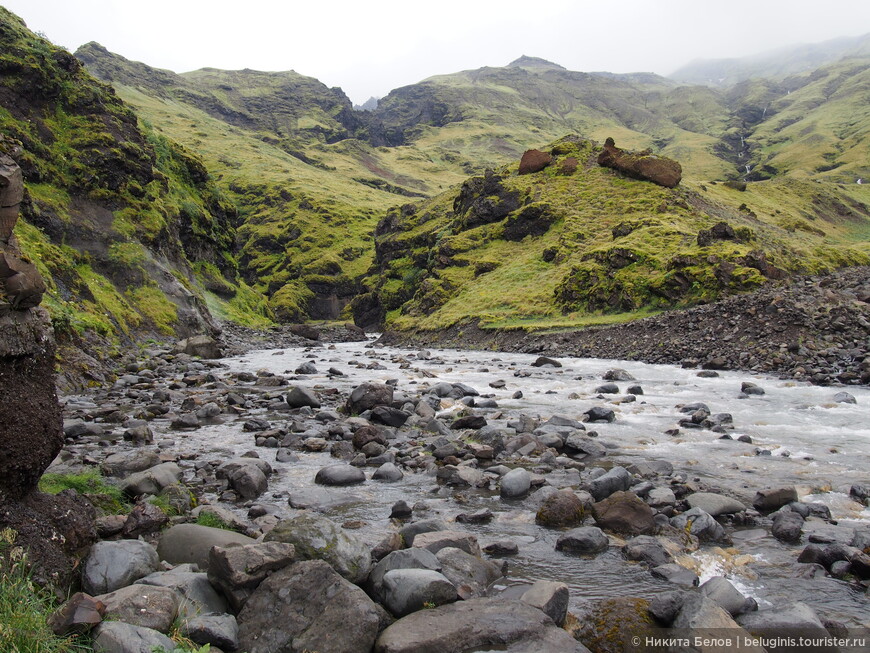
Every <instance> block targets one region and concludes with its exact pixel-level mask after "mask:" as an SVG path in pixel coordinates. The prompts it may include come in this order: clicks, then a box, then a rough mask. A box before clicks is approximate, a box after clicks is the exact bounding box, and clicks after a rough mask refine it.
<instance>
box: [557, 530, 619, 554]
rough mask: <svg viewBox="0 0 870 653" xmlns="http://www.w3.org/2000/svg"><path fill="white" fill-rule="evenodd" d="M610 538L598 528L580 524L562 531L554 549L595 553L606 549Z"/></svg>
mask: <svg viewBox="0 0 870 653" xmlns="http://www.w3.org/2000/svg"><path fill="white" fill-rule="evenodd" d="M609 546H610V540H609V539H608V538H607V536H606V535H605V534H604V532H603V531H602V530H601V529H600V528H596V527H595V526H581V527H580V528H574V529H571V530H570V531H568V532H566V533H563V534H562V535H560V536H559V539H558V540H557V541H556V551H565V552H566V553H578V554H581V555H595V554H597V553H602V552H604V551H607V548H608V547H609Z"/></svg>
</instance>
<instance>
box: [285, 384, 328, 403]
mask: <svg viewBox="0 0 870 653" xmlns="http://www.w3.org/2000/svg"><path fill="white" fill-rule="evenodd" d="M286 401H287V405H288V406H290V408H303V407H305V406H308V407H310V408H320V400H319V399H318V398H317V395H316V394H314V392H313V391H312V390H309V389H308V388H303V387H302V386H298V385H294V386H292V387H291V388H290V392H288V393H287V397H286Z"/></svg>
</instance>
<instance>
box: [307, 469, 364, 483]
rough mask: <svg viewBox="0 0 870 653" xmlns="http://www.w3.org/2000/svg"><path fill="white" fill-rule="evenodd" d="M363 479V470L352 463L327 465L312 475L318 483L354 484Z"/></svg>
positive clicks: (362, 481)
mask: <svg viewBox="0 0 870 653" xmlns="http://www.w3.org/2000/svg"><path fill="white" fill-rule="evenodd" d="M365 480H366V475H365V472H363V470H361V469H359V468H358V467H354V466H353V465H328V466H326V467H322V468H321V469H320V470H318V472H317V474H316V475H315V477H314V482H315V483H318V484H320V485H356V484H358V483H364V482H365Z"/></svg>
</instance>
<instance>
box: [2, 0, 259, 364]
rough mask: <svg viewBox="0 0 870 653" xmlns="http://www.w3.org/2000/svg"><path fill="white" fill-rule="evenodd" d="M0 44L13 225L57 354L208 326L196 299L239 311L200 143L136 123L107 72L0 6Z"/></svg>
mask: <svg viewBox="0 0 870 653" xmlns="http://www.w3.org/2000/svg"><path fill="white" fill-rule="evenodd" d="M0 52H2V55H0V69H2V80H3V81H2V84H0V131H2V133H3V135H4V137H5V139H7V140H8V141H9V142H12V143H15V142H17V143H19V144H20V146H18V149H20V154H17V155H16V157H17V160H16V162H17V163H18V165H19V166H20V167H21V169H22V172H23V175H24V181H25V199H24V202H23V204H22V218H23V219H21V220H19V221H18V223H17V225H16V231H15V236H16V237H17V239H18V241H19V243H20V246H21V248H22V250H23V251H24V253H25V254H26V255H28V256H29V258H30V259H31V260H33V261H34V262H35V264H36V266H37V268H38V269H39V271H40V273H41V274H42V276H43V278H44V279H45V280H46V283H47V286H48V293H47V296H46V298H45V300H44V303H45V304H46V305H47V307H48V308H49V310H50V312H51V314H52V319H53V321H54V325H55V331H56V333H57V335H58V338H59V340H60V342H61V344H62V345H63V344H67V345H71V347H70V348H68V349H66V350H64V351H66V353H67V354H68V355H69V357H70V358H71V359H73V358H77V354H76V350H75V347H74V346H75V345H78V344H80V343H86V345H85V348H86V349H88V350H89V351H91V352H95V351H98V350H102V352H103V353H104V354H111V352H113V351H117V348H118V347H119V346H120V344H121V343H130V342H132V341H133V340H140V339H142V338H145V337H147V336H148V335H162V336H166V335H169V334H173V335H185V334H193V333H201V332H204V331H205V332H208V331H214V330H215V329H216V325H215V322H214V319H213V317H212V314H211V313H210V311H209V310H208V308H207V304H211V305H212V306H213V307H214V308H216V309H220V310H223V312H224V314H226V315H235V316H236V317H238V318H240V319H241V318H243V317H244V315H249V316H250V309H249V308H246V309H245V310H244V311H234V310H233V309H232V308H231V307H230V304H232V302H233V301H234V300H235V299H241V298H243V297H244V302H245V305H246V304H247V303H250V302H252V299H253V298H252V297H251V294H250V291H247V292H246V291H245V290H244V288H243V284H240V283H239V279H238V277H237V270H236V264H235V261H234V259H233V257H232V256H231V254H230V252H231V251H232V244H233V241H234V239H235V226H234V221H235V219H236V217H237V216H236V210H235V207H234V206H233V204H232V203H231V202H229V201H228V200H227V198H226V197H224V196H223V194H222V193H221V192H220V191H219V190H218V188H217V187H215V186H214V184H213V183H212V182H211V180H210V177H209V174H208V171H207V170H206V168H205V166H204V165H203V163H202V161H201V160H200V159H199V157H197V156H196V155H195V154H194V153H193V152H190V151H188V150H186V149H184V148H183V147H181V146H179V145H177V144H175V143H173V142H171V141H169V140H167V139H166V138H164V137H162V136H160V135H159V134H157V133H155V132H154V130H152V129H149V128H147V127H146V126H140V125H139V124H138V123H137V119H136V116H135V114H134V113H133V112H132V111H131V109H130V108H129V107H128V106H126V105H125V104H124V103H123V102H122V101H121V100H120V99H119V98H118V97H117V96H116V95H115V93H114V91H113V90H112V88H111V87H110V86H107V85H105V84H102V83H101V82H98V81H97V80H95V79H94V78H93V77H91V75H90V74H88V72H87V71H86V70H85V69H84V67H83V66H82V65H81V63H80V62H79V60H78V59H76V58H75V57H73V56H72V55H71V54H70V53H68V52H66V51H65V50H62V49H60V48H56V47H55V46H53V45H52V44H51V43H49V42H48V41H46V40H45V39H43V38H40V37H38V36H36V35H34V34H33V33H32V32H30V31H29V30H28V29H27V28H26V26H25V25H24V23H23V22H22V21H21V20H20V19H18V18H17V17H16V16H14V15H13V14H11V13H10V12H8V11H6V10H5V9H2V8H0ZM260 319H261V321H262V318H260ZM78 360H79V362H81V361H80V359H78ZM67 362H68V363H69V364H70V365H68V366H64V370H65V371H68V369H69V367H70V366H74V361H72V360H69V361H67ZM83 365H89V363H87V361H85V362H84V363H83Z"/></svg>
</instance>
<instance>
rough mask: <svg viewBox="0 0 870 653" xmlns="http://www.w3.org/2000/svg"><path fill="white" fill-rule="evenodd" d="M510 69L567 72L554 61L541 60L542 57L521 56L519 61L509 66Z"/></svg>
mask: <svg viewBox="0 0 870 653" xmlns="http://www.w3.org/2000/svg"><path fill="white" fill-rule="evenodd" d="M507 67H508V68H526V69H530V70H566V68H565V67H564V66H560V65H559V64H557V63H553V62H552V61H547V60H546V59H541V58H540V57H528V56H526V55H523V56H521V57H520V58H519V59H514V60H513V61H511V62H510V63H509V64H508V65H507Z"/></svg>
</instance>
